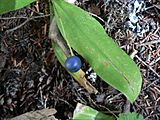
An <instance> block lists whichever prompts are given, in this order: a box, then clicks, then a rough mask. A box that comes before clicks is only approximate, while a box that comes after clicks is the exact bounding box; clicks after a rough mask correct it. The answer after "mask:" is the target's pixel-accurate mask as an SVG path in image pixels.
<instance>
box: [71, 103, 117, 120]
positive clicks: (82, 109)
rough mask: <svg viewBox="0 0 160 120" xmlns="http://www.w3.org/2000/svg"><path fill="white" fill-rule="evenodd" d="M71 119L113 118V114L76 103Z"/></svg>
mask: <svg viewBox="0 0 160 120" xmlns="http://www.w3.org/2000/svg"><path fill="white" fill-rule="evenodd" d="M73 120H115V118H114V116H113V115H105V114H103V113H102V112H99V111H97V110H95V109H93V108H91V107H89V106H85V105H82V104H80V103H78V104H77V107H76V109H75V110H74V114H73Z"/></svg>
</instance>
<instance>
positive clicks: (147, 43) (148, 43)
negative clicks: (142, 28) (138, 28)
mask: <svg viewBox="0 0 160 120" xmlns="http://www.w3.org/2000/svg"><path fill="white" fill-rule="evenodd" d="M155 43H160V40H154V41H151V42H146V43H141V44H139V43H135V44H136V45H138V46H143V45H151V44H155Z"/></svg>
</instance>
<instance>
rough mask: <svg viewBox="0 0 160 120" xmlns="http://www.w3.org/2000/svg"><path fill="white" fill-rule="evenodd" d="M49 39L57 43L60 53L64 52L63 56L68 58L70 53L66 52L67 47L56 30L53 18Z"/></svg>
mask: <svg viewBox="0 0 160 120" xmlns="http://www.w3.org/2000/svg"><path fill="white" fill-rule="evenodd" d="M49 38H50V39H51V40H52V41H53V42H55V43H57V44H58V45H59V46H60V48H61V49H62V51H63V52H64V54H65V55H66V56H67V57H68V56H70V52H69V50H68V47H67V45H66V43H65V40H64V39H63V38H62V36H61V35H60V32H59V30H58V27H57V25H56V20H55V17H54V18H53V20H52V22H51V24H50V30H49Z"/></svg>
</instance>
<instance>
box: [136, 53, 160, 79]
mask: <svg viewBox="0 0 160 120" xmlns="http://www.w3.org/2000/svg"><path fill="white" fill-rule="evenodd" d="M135 57H136V58H137V59H138V60H139V61H140V62H142V63H143V64H144V65H145V66H147V67H148V68H149V69H150V70H151V71H152V72H154V74H155V75H156V76H157V77H158V78H160V75H159V74H158V73H157V72H156V71H155V70H154V69H153V68H152V67H151V66H150V65H148V64H147V63H145V62H144V61H143V60H142V59H141V58H140V57H138V56H137V55H135Z"/></svg>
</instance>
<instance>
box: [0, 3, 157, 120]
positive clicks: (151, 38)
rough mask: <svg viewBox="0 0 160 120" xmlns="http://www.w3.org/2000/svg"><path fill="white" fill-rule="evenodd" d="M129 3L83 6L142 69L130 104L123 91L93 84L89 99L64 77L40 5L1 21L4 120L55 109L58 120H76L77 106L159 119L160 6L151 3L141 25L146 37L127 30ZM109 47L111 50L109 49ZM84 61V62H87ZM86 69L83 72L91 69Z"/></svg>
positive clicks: (0, 79)
mask: <svg viewBox="0 0 160 120" xmlns="http://www.w3.org/2000/svg"><path fill="white" fill-rule="evenodd" d="M128 4H129V0H128V1H123V0H107V1H105V0H95V1H92V0H78V1H77V2H76V5H77V6H79V7H81V8H82V9H84V10H86V11H88V12H90V13H92V15H93V17H95V18H96V19H97V20H98V21H99V22H100V23H101V24H102V25H103V27H104V28H105V30H106V32H107V33H108V35H109V36H110V37H112V38H113V40H114V41H115V42H116V43H117V44H118V45H119V47H121V48H122V49H123V50H124V51H125V52H126V53H127V54H128V55H130V56H131V57H132V58H133V60H134V61H135V62H136V64H137V66H138V67H139V68H140V71H141V74H142V78H143V85H142V90H141V92H140V95H139V97H138V98H137V100H136V101H135V102H134V103H133V104H131V103H129V102H128V101H127V99H126V98H125V96H124V95H122V94H121V93H120V92H119V91H117V90H116V89H114V88H112V87H111V86H109V85H108V84H107V83H105V82H103V81H102V80H101V79H100V78H99V77H97V79H96V81H95V82H94V81H92V80H91V79H88V80H89V81H90V83H91V84H92V85H93V86H94V87H95V88H96V89H97V90H98V91H99V92H98V94H97V95H94V94H89V93H88V92H87V91H86V90H85V89H84V88H82V87H81V86H79V84H78V83H77V82H76V81H75V80H74V79H73V78H72V77H71V76H70V75H69V74H68V73H67V72H66V71H65V69H64V68H63V67H62V66H61V64H60V63H59V61H58V60H57V58H56V56H55V54H54V50H52V48H51V41H50V39H49V38H48V29H49V7H48V2H46V1H45V0H41V1H40V2H39V3H33V4H31V5H29V6H27V7H25V8H23V9H20V10H16V11H11V12H8V13H6V14H2V15H0V119H5V118H12V117H15V116H18V115H21V114H23V113H26V112H29V111H35V110H41V109H44V108H55V109H56V111H57V113H56V114H55V117H56V118H58V119H62V120H66V119H71V118H72V115H73V111H74V109H75V107H76V104H77V102H80V103H82V104H85V105H88V106H91V107H93V108H95V109H97V110H100V111H103V112H106V113H115V114H119V113H121V112H128V111H130V112H137V113H139V114H142V115H143V116H144V118H145V120H159V119H160V86H159V85H160V59H159V58H160V7H159V5H160V2H159V1H158V0H153V1H150V0H146V1H145V10H144V11H141V12H139V14H140V15H141V16H143V19H141V20H140V21H139V22H140V23H141V24H146V25H148V26H149V31H147V32H144V33H143V34H141V36H140V35H139V34H138V33H137V31H133V30H132V29H129V28H127V26H126V25H125V23H126V21H128V7H127V6H128ZM106 47H107V46H106ZM82 61H83V60H82ZM89 67H90V66H89V65H88V64H87V63H83V67H82V69H83V70H84V71H87V70H88V69H89Z"/></svg>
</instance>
